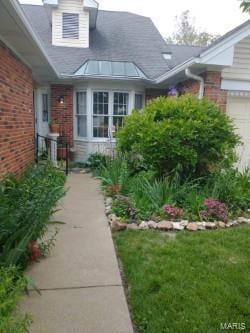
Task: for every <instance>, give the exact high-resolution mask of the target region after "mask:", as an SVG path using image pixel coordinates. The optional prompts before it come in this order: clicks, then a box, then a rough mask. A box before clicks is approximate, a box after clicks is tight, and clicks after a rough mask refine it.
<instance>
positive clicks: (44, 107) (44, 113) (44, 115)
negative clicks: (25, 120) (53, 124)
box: [42, 94, 49, 122]
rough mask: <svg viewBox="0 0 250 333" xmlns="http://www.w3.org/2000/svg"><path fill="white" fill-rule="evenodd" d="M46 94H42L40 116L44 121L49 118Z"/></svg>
mask: <svg viewBox="0 0 250 333" xmlns="http://www.w3.org/2000/svg"><path fill="white" fill-rule="evenodd" d="M48 97H49V96H48V94H42V118H43V121H44V122H47V121H48V120H49V107H48V105H49V98H48Z"/></svg>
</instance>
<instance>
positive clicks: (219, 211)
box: [201, 198, 228, 222]
mask: <svg viewBox="0 0 250 333" xmlns="http://www.w3.org/2000/svg"><path fill="white" fill-rule="evenodd" d="M204 206H205V210H204V211H202V212H201V216H202V217H203V218H204V219H205V220H209V219H212V220H214V219H215V220H220V221H223V222H227V220H228V212H227V208H226V205H225V204H224V203H223V202H220V201H218V200H216V199H213V198H207V199H205V200H204Z"/></svg>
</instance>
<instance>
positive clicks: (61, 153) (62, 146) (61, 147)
mask: <svg viewBox="0 0 250 333" xmlns="http://www.w3.org/2000/svg"><path fill="white" fill-rule="evenodd" d="M67 149H68V146H67V140H66V138H64V137H60V138H59V143H58V146H57V158H58V160H66V159H67V154H68V152H67Z"/></svg>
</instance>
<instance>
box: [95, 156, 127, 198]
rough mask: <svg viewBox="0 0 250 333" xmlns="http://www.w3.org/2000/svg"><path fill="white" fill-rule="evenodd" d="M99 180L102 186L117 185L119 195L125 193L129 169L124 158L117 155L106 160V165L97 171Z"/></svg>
mask: <svg viewBox="0 0 250 333" xmlns="http://www.w3.org/2000/svg"><path fill="white" fill-rule="evenodd" d="M99 175H100V176H99V177H98V178H99V179H100V180H101V181H102V184H103V185H104V186H112V185H118V186H119V188H120V191H119V192H121V193H126V190H127V185H128V180H129V169H128V163H127V159H126V156H124V155H122V154H118V155H117V156H115V157H109V158H107V159H106V165H103V166H102V167H101V168H100V169H99ZM116 194H117V193H116Z"/></svg>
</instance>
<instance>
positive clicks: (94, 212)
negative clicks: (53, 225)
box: [21, 174, 133, 333]
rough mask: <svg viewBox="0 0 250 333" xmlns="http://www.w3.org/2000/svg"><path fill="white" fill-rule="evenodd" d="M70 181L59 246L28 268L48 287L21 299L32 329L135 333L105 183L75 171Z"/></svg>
mask: <svg viewBox="0 0 250 333" xmlns="http://www.w3.org/2000/svg"><path fill="white" fill-rule="evenodd" d="M67 186H68V187H69V191H68V192H67V194H66V196H65V198H64V199H63V200H62V201H61V203H60V207H59V208H62V209H61V210H60V211H59V212H57V213H56V216H55V219H56V220H59V221H63V222H65V223H66V224H65V225H62V226H60V231H59V234H58V235H57V241H56V246H55V248H54V249H53V250H52V253H51V255H50V256H49V257H48V258H46V259H43V260H41V262H40V263H38V264H35V265H33V266H30V268H29V269H28V271H27V274H28V275H29V276H31V277H32V279H33V280H34V282H35V283H36V285H37V286H38V288H39V289H40V290H41V293H42V295H41V296H39V295H38V294H37V293H36V292H34V291H32V292H31V293H30V295H29V296H28V297H26V298H25V300H24V302H23V303H22V305H21V307H22V310H23V311H26V312H28V313H31V314H32V317H33V321H34V322H33V324H32V326H31V330H30V332H31V333H132V332H133V330H132V325H131V321H130V317H129V312H128V307H127V303H126V299H125V295H124V290H123V287H122V282H121V277H120V272H119V269H118V264H117V259H116V256H115V250H114V246H113V242H112V237H111V233H110V230H109V226H108V224H107V221H106V218H105V214H104V203H103V197H102V195H101V194H100V190H99V184H98V182H97V181H96V180H94V179H93V178H92V177H91V176H90V175H89V174H70V175H69V176H68V181H67Z"/></svg>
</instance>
